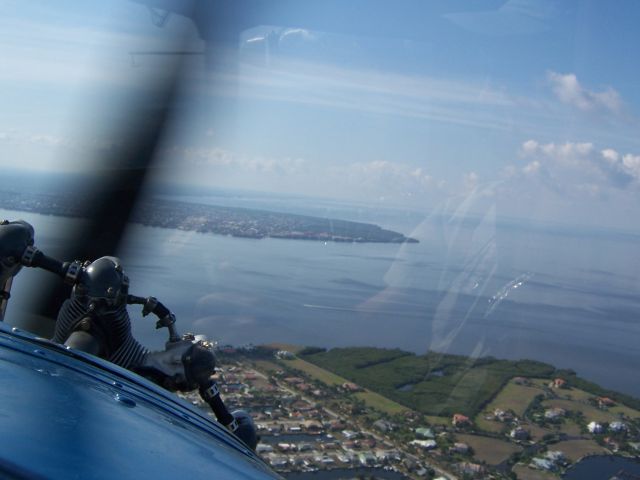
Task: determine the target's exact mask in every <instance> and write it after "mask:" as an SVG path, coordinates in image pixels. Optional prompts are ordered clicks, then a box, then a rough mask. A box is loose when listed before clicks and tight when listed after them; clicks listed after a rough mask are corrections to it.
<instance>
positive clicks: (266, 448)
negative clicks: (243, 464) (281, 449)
mask: <svg viewBox="0 0 640 480" xmlns="http://www.w3.org/2000/svg"><path fill="white" fill-rule="evenodd" d="M256 452H257V453H271V452H273V447H272V446H271V445H269V444H268V443H259V444H258V446H257V447H256Z"/></svg>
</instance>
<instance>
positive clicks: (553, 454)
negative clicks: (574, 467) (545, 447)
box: [544, 450, 567, 464]
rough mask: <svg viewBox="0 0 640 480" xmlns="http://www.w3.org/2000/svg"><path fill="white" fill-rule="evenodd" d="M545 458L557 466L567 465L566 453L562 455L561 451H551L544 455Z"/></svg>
mask: <svg viewBox="0 0 640 480" xmlns="http://www.w3.org/2000/svg"><path fill="white" fill-rule="evenodd" d="M544 458H546V459H547V460H550V461H552V462H553V463H555V464H559V463H560V464H561V463H565V462H566V460H567V459H566V457H565V456H564V453H562V452H561V451H559V450H549V451H548V452H547V453H545V454H544Z"/></svg>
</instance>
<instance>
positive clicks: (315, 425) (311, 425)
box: [302, 420, 322, 433]
mask: <svg viewBox="0 0 640 480" xmlns="http://www.w3.org/2000/svg"><path fill="white" fill-rule="evenodd" d="M302 427H304V428H305V430H307V432H311V433H317V432H320V431H322V424H321V423H320V422H319V421H317V420H305V421H304V422H303V423H302Z"/></svg>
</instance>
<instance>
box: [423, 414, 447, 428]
mask: <svg viewBox="0 0 640 480" xmlns="http://www.w3.org/2000/svg"><path fill="white" fill-rule="evenodd" d="M426 417H427V421H428V422H429V423H430V424H431V425H443V426H445V427H449V426H451V417H438V416H435V415H427V416H426Z"/></svg>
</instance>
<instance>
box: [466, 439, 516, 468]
mask: <svg viewBox="0 0 640 480" xmlns="http://www.w3.org/2000/svg"><path fill="white" fill-rule="evenodd" d="M456 437H457V438H458V441H459V442H464V443H466V444H467V445H469V446H470V447H471V448H473V451H474V454H473V456H474V458H475V459H477V460H480V461H483V462H487V463H488V464H489V465H498V464H500V463H502V462H504V461H505V460H506V459H508V458H509V457H510V456H511V455H512V454H513V453H515V452H519V451H521V450H522V448H521V447H519V446H518V445H514V444H513V443H509V442H504V441H502V440H497V439H495V438H489V437H481V436H479V435H470V434H458V435H456Z"/></svg>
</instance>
